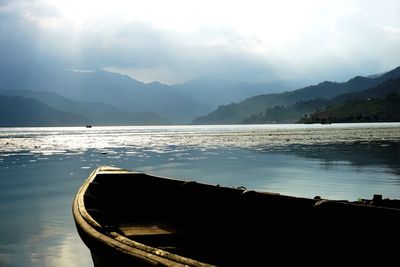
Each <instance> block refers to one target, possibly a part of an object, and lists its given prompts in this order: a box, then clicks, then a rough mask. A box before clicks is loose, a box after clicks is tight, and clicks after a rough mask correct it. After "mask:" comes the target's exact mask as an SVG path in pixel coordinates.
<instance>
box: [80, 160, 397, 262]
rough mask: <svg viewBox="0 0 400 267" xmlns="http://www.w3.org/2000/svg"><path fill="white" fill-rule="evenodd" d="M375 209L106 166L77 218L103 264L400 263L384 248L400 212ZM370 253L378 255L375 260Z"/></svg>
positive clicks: (83, 194)
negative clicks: (384, 260)
mask: <svg viewBox="0 0 400 267" xmlns="http://www.w3.org/2000/svg"><path fill="white" fill-rule="evenodd" d="M381 202H382V203H383V202H385V201H383V200H382V201H381ZM386 202H387V203H386V204H388V205H389V206H390V205H392V204H393V203H394V204H398V202H396V201H395V202H393V201H392V202H390V201H386ZM367 204H368V205H362V204H361V203H351V202H348V201H329V200H323V199H319V198H316V199H308V198H299V197H291V196H283V195H280V194H276V193H260V192H255V191H247V190H244V189H236V188H227V187H221V186H213V185H206V184H201V183H196V182H187V181H180V180H175V179H170V178H163V177H156V176H150V175H146V174H142V173H134V172H129V171H125V170H121V169H115V168H109V167H101V168H98V169H97V170H95V171H94V172H93V173H92V174H91V175H90V177H89V178H88V179H87V180H86V181H85V183H84V184H83V185H82V187H81V188H80V190H79V192H78V193H77V195H76V197H75V200H74V203H73V215H74V219H75V222H76V227H77V229H78V233H79V235H80V236H81V238H82V240H83V241H84V243H85V244H86V245H87V246H88V247H89V249H90V251H91V253H92V258H93V262H94V265H95V266H155V265H156V266H262V265H265V263H266V262H268V261H273V260H278V261H279V262H280V263H282V264H284V263H292V261H293V260H294V259H296V260H297V261H298V262H305V263H308V264H310V263H318V262H319V259H320V257H327V258H332V259H336V260H339V261H341V260H345V259H349V258H350V259H360V258H362V259H368V258H375V259H376V258H379V259H380V260H382V259H390V258H391V257H393V258H395V255H397V253H396V252H395V251H394V248H393V250H392V247H391V246H389V245H385V246H382V244H390V242H398V240H399V237H400V230H399V227H398V226H399V223H400V212H399V209H397V208H396V207H390V208H387V207H379V206H375V204H379V203H377V202H376V201H375V203H373V202H368V203H367ZM392 206H395V205H392ZM365 246H368V249H369V250H371V249H372V250H373V252H374V253H365V249H361V248H365ZM315 254H318V255H319V256H318V257H315Z"/></svg>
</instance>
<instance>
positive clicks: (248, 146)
mask: <svg viewBox="0 0 400 267" xmlns="http://www.w3.org/2000/svg"><path fill="white" fill-rule="evenodd" d="M99 165H110V166H117V167H123V168H128V169H131V170H135V171H144V172H149V173H153V174H157V175H163V176H171V177H176V178H181V179H187V180H196V181H200V182H206V183H211V184H220V185H225V186H230V187H238V186H245V187H246V188H248V189H255V190H262V191H271V192H279V193H281V194H289V195H296V196H304V197H314V196H315V195H320V196H322V197H325V198H331V199H350V200H355V199H357V198H370V197H371V196H372V194H374V193H380V194H383V195H384V197H389V198H398V199H399V198H400V123H385V124H331V125H239V126H237V125H236V126H160V127H156V126H154V127H93V128H90V129H86V128H83V127H80V128H0V266H92V262H91V259H90V254H89V251H88V249H87V248H86V247H85V246H84V245H83V243H82V242H81V240H80V239H79V236H78V235H77V233H76V230H75V226H74V222H73V218H72V214H71V203H72V199H73V197H74V195H75V193H76V191H77V189H78V187H79V186H80V185H81V184H82V182H83V181H84V179H86V177H87V176H88V175H89V173H90V172H91V171H92V170H93V169H94V168H95V167H97V166H99Z"/></svg>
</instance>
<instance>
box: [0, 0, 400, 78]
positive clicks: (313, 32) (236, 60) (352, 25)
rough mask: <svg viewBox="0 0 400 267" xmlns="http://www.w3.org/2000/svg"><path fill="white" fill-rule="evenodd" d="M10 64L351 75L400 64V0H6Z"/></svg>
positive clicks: (189, 73) (160, 72) (165, 74)
mask: <svg viewBox="0 0 400 267" xmlns="http://www.w3.org/2000/svg"><path fill="white" fill-rule="evenodd" d="M0 58H1V63H0V68H9V69H12V68H16V69H18V68H21V67H25V68H38V67H41V66H51V67H61V68H65V69H77V70H92V69H99V68H103V69H106V70H112V71H118V72H121V73H129V74H130V75H131V76H133V77H136V78H137V79H139V80H141V81H145V82H150V81H154V80H158V81H161V82H164V83H168V84H169V83H178V82H183V81H186V80H189V79H191V78H194V77H198V76H204V75H207V76H214V77H219V78H224V79H231V80H243V81H254V82H261V81H271V80H275V79H309V80H313V81H322V80H336V81H342V80H346V79H348V78H351V77H352V76H354V75H357V74H361V75H368V74H372V73H379V72H382V71H386V70H389V69H391V68H394V67H396V66H398V65H400V1H399V0H376V1H373V0H343V1H342V0H332V1H324V0H315V1H312V0H302V1H295V0H293V1H289V0H276V1H266V0H264V1H261V0H260V1H255V0H243V1H235V0H199V1H192V0H167V1H165V0H164V1H154V0H140V1H132V0H126V1H122V0H112V1H102V0H54V1H51V0H21V1H19V0H0Z"/></svg>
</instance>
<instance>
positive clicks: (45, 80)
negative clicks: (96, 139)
mask: <svg viewBox="0 0 400 267" xmlns="http://www.w3.org/2000/svg"><path fill="white" fill-rule="evenodd" d="M295 84H296V83H295V82H279V81H277V82H273V83H267V84H250V83H234V82H227V81H223V80H218V79H212V78H206V77H202V78H199V79H194V80H191V81H189V82H187V83H184V84H179V85H165V84H162V83H159V82H152V83H147V84H146V83H142V82H140V81H137V80H135V79H133V78H131V77H129V76H127V75H121V74H118V73H111V72H107V71H103V70H95V71H90V72H86V71H66V70H53V69H44V68H43V69H37V70H34V71H28V70H21V71H20V72H19V73H12V75H10V74H8V75H5V74H4V75H2V73H1V72H0V88H2V89H6V90H14V91H15V90H29V91H42V92H43V91H45V92H53V93H56V94H58V95H60V96H63V97H67V98H69V99H71V100H73V101H81V102H82V101H84V102H101V103H104V104H107V105H109V106H113V107H118V108H119V109H120V110H123V111H126V112H154V113H157V114H159V115H160V116H162V117H164V118H166V119H167V120H169V121H170V122H171V123H177V124H183V123H189V122H191V121H192V120H193V118H194V117H195V116H199V115H201V114H205V113H207V112H210V111H212V110H213V109H215V108H216V107H217V106H218V105H220V104H224V103H231V102H235V101H240V100H242V99H244V98H246V97H250V96H252V95H255V94H261V93H269V92H277V91H283V90H287V89H290V88H291V86H295Z"/></svg>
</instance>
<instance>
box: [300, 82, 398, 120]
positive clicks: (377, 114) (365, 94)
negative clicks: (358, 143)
mask: <svg viewBox="0 0 400 267" xmlns="http://www.w3.org/2000/svg"><path fill="white" fill-rule="evenodd" d="M330 102H331V103H330V105H329V106H328V107H326V108H325V109H324V110H321V111H317V112H314V113H312V114H310V115H308V116H307V117H303V118H302V119H301V121H300V122H303V123H318V122H322V123H324V122H391V121H400V78H397V79H390V80H388V81H386V82H384V83H382V84H381V85H378V86H376V87H373V88H370V89H367V90H364V91H361V92H358V93H351V94H345V95H340V96H338V97H336V98H334V99H332V100H331V101H330Z"/></svg>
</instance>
